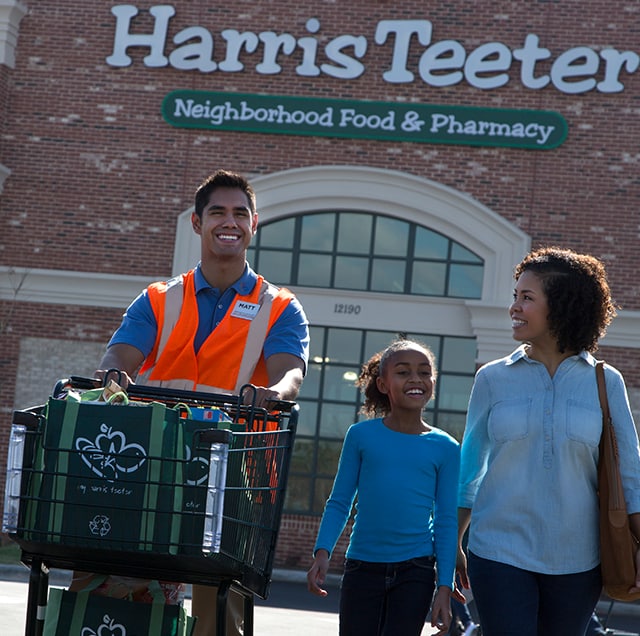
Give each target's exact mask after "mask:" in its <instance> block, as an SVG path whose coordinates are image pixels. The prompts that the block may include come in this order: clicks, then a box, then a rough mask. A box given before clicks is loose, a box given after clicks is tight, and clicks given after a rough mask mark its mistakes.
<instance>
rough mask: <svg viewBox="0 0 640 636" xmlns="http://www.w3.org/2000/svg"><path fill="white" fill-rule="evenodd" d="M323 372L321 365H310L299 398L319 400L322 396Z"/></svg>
mask: <svg viewBox="0 0 640 636" xmlns="http://www.w3.org/2000/svg"><path fill="white" fill-rule="evenodd" d="M321 370H322V366H321V365H319V364H312V363H309V365H308V369H307V375H305V376H304V382H303V383H302V387H300V393H299V396H300V397H301V398H303V397H306V398H318V397H319V396H320V374H321Z"/></svg>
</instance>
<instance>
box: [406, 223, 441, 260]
mask: <svg viewBox="0 0 640 636" xmlns="http://www.w3.org/2000/svg"><path fill="white" fill-rule="evenodd" d="M448 248H449V239H448V238H447V237H446V236H443V235H442V234H438V233H437V232H432V231H431V230H428V229H427V228H424V227H419V226H418V227H417V228H416V246H415V250H414V256H415V257H416V258H433V259H438V260H446V259H447V250H448Z"/></svg>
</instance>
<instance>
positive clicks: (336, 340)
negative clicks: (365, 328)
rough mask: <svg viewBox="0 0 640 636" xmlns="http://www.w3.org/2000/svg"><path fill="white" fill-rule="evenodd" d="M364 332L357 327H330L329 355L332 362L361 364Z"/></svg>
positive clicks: (328, 337)
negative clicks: (361, 344)
mask: <svg viewBox="0 0 640 636" xmlns="http://www.w3.org/2000/svg"><path fill="white" fill-rule="evenodd" d="M361 342H362V332H361V331H357V330H356V329H338V328H332V329H329V333H328V334H327V357H328V358H329V360H330V361H331V362H348V363H351V364H356V365H358V364H360V343H361Z"/></svg>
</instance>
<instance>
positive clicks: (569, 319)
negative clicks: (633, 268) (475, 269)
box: [514, 247, 616, 352]
mask: <svg viewBox="0 0 640 636" xmlns="http://www.w3.org/2000/svg"><path fill="white" fill-rule="evenodd" d="M524 272H533V273H535V274H536V276H538V278H539V279H540V280H541V282H542V288H543V290H544V293H545V296H546V298H547V304H548V306H549V314H548V316H547V320H548V321H549V328H550V331H551V333H552V334H553V336H555V338H556V340H557V342H558V349H559V350H560V351H561V352H565V351H576V352H578V351H583V350H584V351H589V352H594V351H595V350H596V349H597V348H598V340H599V339H600V338H602V336H604V334H605V333H606V331H607V327H608V326H609V324H610V323H611V321H612V320H613V318H614V317H615V315H616V306H615V304H614V302H613V300H612V298H611V290H610V289H609V283H608V281H607V272H606V270H605V267H604V265H603V263H602V262H601V261H599V260H598V259H597V258H595V257H594V256H590V255H588V254H578V253H576V252H574V251H572V250H569V249H562V248H560V247H543V248H540V249H537V250H534V251H532V252H530V253H529V254H528V255H527V256H526V257H525V258H524V259H523V260H522V262H521V263H520V264H518V265H517V266H516V268H515V274H514V278H515V279H516V280H518V279H519V278H520V276H522V274H523V273H524Z"/></svg>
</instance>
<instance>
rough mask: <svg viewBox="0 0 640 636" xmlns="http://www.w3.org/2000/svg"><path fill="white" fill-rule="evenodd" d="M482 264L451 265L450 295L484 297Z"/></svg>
mask: <svg viewBox="0 0 640 636" xmlns="http://www.w3.org/2000/svg"><path fill="white" fill-rule="evenodd" d="M482 275H483V268H482V266H481V265H453V264H452V265H451V273H450V275H449V296H457V297H459V298H481V297H482Z"/></svg>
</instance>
